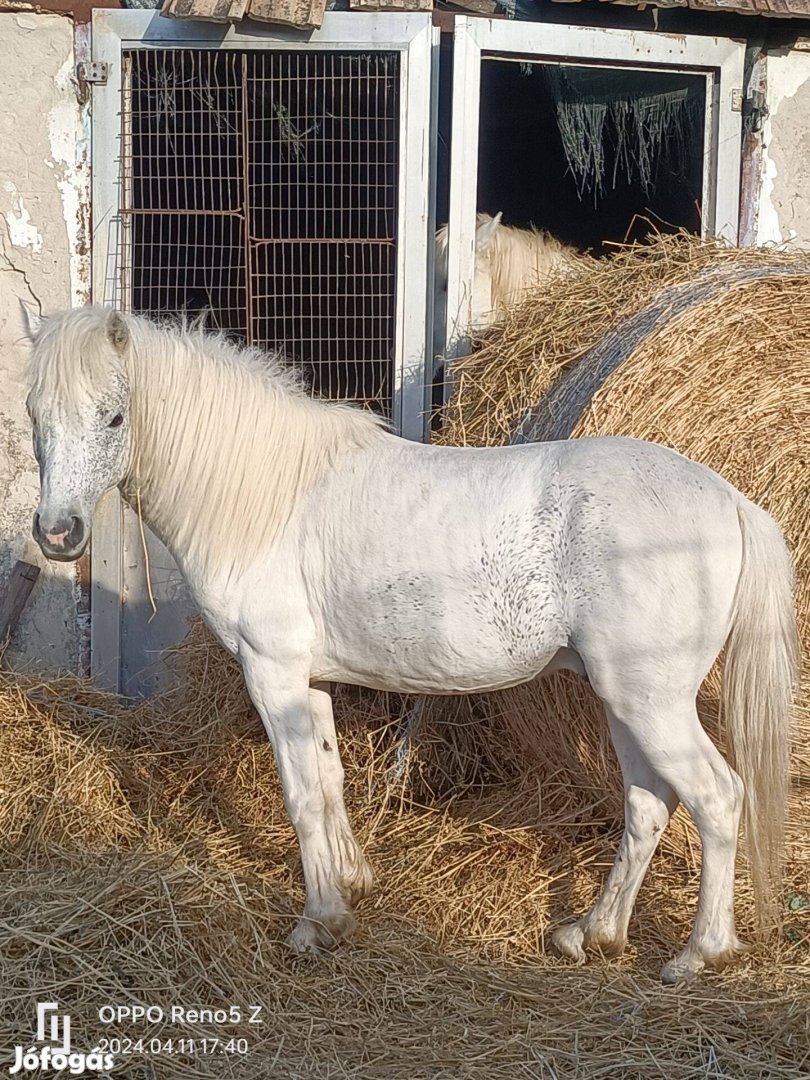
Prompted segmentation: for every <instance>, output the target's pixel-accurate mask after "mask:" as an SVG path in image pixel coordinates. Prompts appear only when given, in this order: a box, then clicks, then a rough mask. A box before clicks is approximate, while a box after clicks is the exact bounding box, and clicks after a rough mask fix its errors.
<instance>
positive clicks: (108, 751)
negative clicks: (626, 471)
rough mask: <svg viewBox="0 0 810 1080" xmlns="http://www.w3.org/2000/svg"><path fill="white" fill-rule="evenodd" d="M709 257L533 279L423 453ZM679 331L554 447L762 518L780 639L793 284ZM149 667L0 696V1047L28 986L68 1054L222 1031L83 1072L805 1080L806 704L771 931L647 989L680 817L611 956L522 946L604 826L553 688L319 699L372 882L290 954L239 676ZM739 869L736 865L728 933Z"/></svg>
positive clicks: (430, 1079) (640, 256) (673, 244)
mask: <svg viewBox="0 0 810 1080" xmlns="http://www.w3.org/2000/svg"><path fill="white" fill-rule="evenodd" d="M728 257H730V256H728V255H727V254H726V253H723V252H719V251H716V250H715V249H713V248H707V247H706V246H705V245H698V244H695V243H694V242H692V241H688V240H684V239H682V238H676V239H667V240H661V241H659V242H657V243H656V244H654V245H653V246H652V247H651V248H650V249H649V250H648V251H646V252H638V251H633V252H629V253H623V254H620V255H618V256H617V258H616V259H615V260H614V264H613V267H612V268H611V269H612V270H614V271H615V274H614V276H611V275H610V274H609V273H608V270H607V267H602V266H597V267H595V268H592V269H591V270H590V271H589V272H587V273H584V274H583V276H582V278H581V279H580V280H579V282H578V285H577V283H569V284H565V283H563V284H561V285H560V286H559V287H557V288H555V289H553V290H548V291H547V292H546V294H545V295H544V298H543V304H542V307H541V306H539V305H536V306H532V305H531V304H527V305H525V306H524V308H523V309H522V310H521V311H520V312H518V313H515V314H514V315H513V316H512V317H511V319H510V321H509V322H508V323H507V324H506V325H505V326H503V327H500V328H497V329H496V330H495V331H494V332H493V334H492V336H491V337H490V339H489V340H488V341H487V342H486V343H484V345H483V347H482V349H481V350H480V351H479V352H478V353H477V354H476V355H474V356H473V357H471V358H469V359H468V360H467V361H465V362H464V364H463V369H462V372H461V378H460V380H459V385H458V393H457V395H456V398H455V400H454V402H453V403H452V406H451V408H450V411H449V415H448V417H447V418H446V425H445V429H444V432H443V435H442V437H443V438H446V439H448V440H452V441H459V442H473V443H479V444H480V443H487V442H503V441H507V440H508V439H509V438H510V437H511V435H512V433H513V431H514V428H515V426H516V423H517V422H518V420H519V419H520V417H521V416H522V415H523V413H524V412H525V410H526V409H527V408H528V407H529V406H530V405H533V404H535V403H536V401H537V398H538V396H539V394H540V393H542V392H544V391H545V390H546V389H547V388H548V387H549V386H551V385H552V384H553V383H554V382H555V379H556V378H557V377H558V375H559V371H560V368H561V367H562V366H564V365H566V364H568V363H570V362H572V361H573V359H574V358H576V357H577V356H579V355H582V354H583V353H585V352H586V351H587V350H588V348H589V347H590V346H592V345H593V344H594V343H595V342H596V341H597V340H598V339H599V338H600V337H601V336H602V334H603V333H604V332H605V331H607V330H609V329H611V327H613V326H615V325H616V323H617V322H618V320H619V319H620V318H621V317H622V315H623V314H625V313H630V312H633V311H635V310H638V309H639V308H640V307H643V306H644V304H645V303H646V302H647V301H648V300H649V299H650V298H651V297H652V296H653V295H655V294H656V293H657V292H658V291H659V289H660V288H661V287H663V286H665V285H668V284H673V283H676V282H677V281H680V280H685V279H686V278H688V277H689V276H690V275H691V274H694V273H695V272H696V271H697V270H699V269H701V268H702V267H704V266H706V265H708V264H709V263H710V262H712V261H713V260H723V259H726V258H728ZM735 257H736V256H735ZM746 257H747V258H750V257H751V256H746ZM758 257H759V258H763V257H764V256H758ZM771 258H773V259H784V258H786V257H785V256H778V255H774V256H771ZM688 320H689V321H688V324H686V325H683V324H682V325H675V324H673V322H668V323H667V325H666V326H664V328H663V329H659V331H657V332H656V333H655V335H654V336H653V338H652V339H649V340H646V341H645V342H644V343H643V344H642V345H641V346H640V347H639V348H638V349H636V350H635V351H634V352H633V353H632V355H631V356H630V358H629V359H628V360H627V361H626V362H625V364H623V365H622V366H621V368H620V369H618V370H617V371H616V372H614V374H613V375H612V376H610V377H609V379H608V380H607V381H606V383H605V384H604V386H603V387H602V388H601V389H600V390H599V392H598V393H597V395H596V396H595V398H594V400H593V403H592V407H591V408H589V409H588V411H587V412H586V414H585V415H584V416H583V417H582V418H581V420H580V421H579V423H578V425H577V430H576V434H588V433H593V432H595V431H598V432H600V433H614V432H615V433H619V432H621V433H622V434H635V435H642V436H645V437H648V438H650V437H651V438H656V439H658V440H659V441H663V442H668V443H670V444H671V445H674V446H677V447H678V448H679V449H681V450H684V451H685V452H687V453H689V454H691V455H692V456H695V457H697V458H699V459H701V460H705V461H707V462H708V463H709V464H712V465H713V466H715V467H716V468H719V469H720V471H722V472H723V473H724V474H725V475H727V476H728V477H729V478H730V479H731V480H732V481H733V482H735V483H737V484H738V485H739V486H740V487H741V488H742V489H743V490H745V491H746V492H748V493H749V494H751V495H752V496H753V497H754V498H756V499H757V500H758V501H760V502H763V503H764V504H765V505H767V506H768V507H769V508H770V509H771V510H772V511H773V513H774V514H775V515H776V516H777V517H778V518H779V520H780V521H781V522H782V524H783V526H784V527H785V529H786V531H787V533H788V535H789V537H790V541H791V544H792V546H793V549H794V551H795V552H796V553H797V559H798V563H799V566H800V571H801V574H802V581H801V588H800V595H799V601H800V612H801V620H802V633H803V635H804V636H805V640H806V635H807V632H808V592H807V578H806V573H807V561H808V551H809V550H810V543H808V532H809V531H810V523H809V516H808V485H807V471H806V470H807V458H808V445H807V440H808V435H807V432H808V430H809V429H808V420H810V416H808V415H807V414H808V411H810V394H808V390H809V389H810V385H809V384H810V367H808V364H807V359H806V358H807V356H808V354H809V350H810V298H808V295H807V288H806V279H805V278H803V277H802V275H801V267H799V266H798V262H797V267H796V274H795V275H794V274H788V275H786V276H784V277H782V278H780V279H779V280H778V281H769V282H767V283H752V284H748V285H745V286H743V287H740V289H739V290H738V291H737V292H736V293H735V295H734V297H733V298H728V297H727V298H725V300H720V301H717V302H713V303H712V304H709V305H708V307H707V309H704V308H702V307H701V309H700V310H699V311H697V312H692V313H691V314H690V315H689V316H688ZM652 373H654V377H652ZM172 663H173V664H175V665H176V666H177V668H178V673H179V675H180V678H179V682H178V689H177V690H175V691H173V692H172V693H170V694H168V695H166V696H165V697H163V698H161V699H157V700H153V701H150V702H146V703H141V704H136V705H128V704H127V703H125V702H122V701H120V700H118V699H115V698H112V697H110V696H107V695H104V694H102V693H100V692H98V691H96V690H95V689H93V688H92V687H91V686H89V685H88V684H85V683H82V682H80V681H78V680H75V679H64V680H49V681H45V680H38V679H36V678H34V677H30V676H28V677H19V676H2V678H1V680H0V844H1V845H2V866H3V879H2V885H3V888H2V893H1V894H0V987H1V988H2V989H1V990H0V993H2V998H3V1008H2V1014H0V1015H1V1016H2V1020H1V1021H0V1024H1V1026H2V1033H1V1034H0V1047H1V1048H2V1052H3V1053H6V1052H7V1050H8V1049H9V1048H11V1047H13V1046H14V1045H15V1044H17V1043H22V1042H25V1045H26V1046H27V1045H30V1041H31V1039H32V1035H33V1024H34V1002H35V1001H38V1000H39V1001H42V1000H56V1001H59V1003H60V1005H61V1006H62V1008H63V1009H66V1010H67V1011H69V1012H70V1013H71V1016H72V1020H73V1042H74V1045H76V1046H78V1047H85V1048H89V1047H90V1046H92V1045H94V1044H95V1042H96V1041H97V1040H98V1038H99V1037H100V1036H102V1035H107V1036H109V1035H111V1034H116V1033H117V1034H122V1035H124V1036H128V1037H131V1038H136V1037H138V1036H143V1035H146V1036H147V1037H158V1036H160V1037H162V1038H163V1039H164V1040H165V1039H168V1038H174V1040H175V1041H176V1040H178V1039H179V1038H181V1037H186V1038H189V1037H196V1038H197V1039H199V1038H200V1036H202V1035H208V1036H211V1035H219V1036H222V1037H223V1038H225V1039H228V1038H231V1037H244V1038H246V1039H247V1040H248V1043H249V1045H250V1050H249V1052H248V1053H247V1054H246V1055H239V1054H229V1055H226V1054H217V1053H214V1054H208V1055H203V1054H201V1053H197V1054H195V1055H188V1054H186V1055H179V1054H174V1055H172V1056H168V1055H167V1054H166V1053H163V1054H161V1055H159V1056H151V1057H145V1056H143V1055H138V1054H134V1055H131V1056H121V1057H119V1064H118V1065H117V1066H116V1068H115V1069H114V1070H113V1073H112V1075H113V1076H115V1077H119V1076H121V1077H129V1078H131V1080H147V1078H150V1077H167V1078H172V1080H174V1078H178V1080H181V1078H184V1077H192V1076H194V1077H198V1076H207V1077H228V1076H233V1077H255V1078H257V1080H258V1078H259V1077H272V1078H275V1077H279V1078H286V1077H319V1078H320V1077H323V1078H336V1077H357V1078H363V1080H365V1078H368V1080H378V1078H379V1080H388V1078H390V1080H400V1078H401V1080H406V1078H407V1080H423V1078H424V1080H445V1078H446V1080H451V1078H452V1080H455V1078H462V1077H463V1078H469V1080H507V1078H508V1080H513V1078H520V1077H526V1078H543V1080H545V1078H549V1080H553V1078H559V1080H562V1078H565V1080H569V1078H580V1077H582V1078H585V1077H587V1078H594V1080H596V1078H597V1077H598V1078H603V1080H617V1078H624V1077H627V1078H636V1077H638V1078H644V1080H646V1078H652V1077H656V1078H667V1080H670V1078H671V1080H687V1078H689V1080H691V1078H696V1077H706V1078H709V1077H711V1078H729V1080H730V1078H734V1080H754V1078H758V1080H764V1078H769V1080H770V1078H777V1077H779V1078H790V1080H795V1078H797V1077H802V1076H810V1049H809V1048H810V1009H809V1008H808V1006H810V948H809V947H810V925H809V924H810V918H809V917H808V915H809V914H810V900H808V894H810V850H809V849H808V842H807V828H808V826H807V822H808V821H810V760H809V759H808V745H810V744H809V743H808V734H810V732H808V723H807V713H806V711H805V712H804V713H803V714H802V717H801V718H800V721H799V727H798V737H797V744H796V751H795V755H794V773H795V776H794V779H795V784H794V794H793V803H792V808H791V811H792V813H791V836H790V840H791V843H790V851H789V861H788V866H787V871H786V885H785V909H786V910H785V924H784V927H783V930H782V932H781V933H780V934H779V935H777V936H774V937H773V938H772V939H771V940H769V941H768V942H766V943H763V944H761V945H760V946H759V947H758V949H757V950H756V951H755V952H754V953H753V954H752V955H751V956H749V957H747V958H746V959H744V960H743V961H742V962H741V963H740V964H739V965H738V966H737V967H735V968H734V969H731V970H729V971H727V972H726V973H724V974H722V975H719V976H706V977H705V978H702V979H700V980H699V981H697V982H696V983H694V984H692V985H689V986H685V987H680V988H677V989H675V990H672V989H664V988H662V987H661V986H660V984H659V983H658V978H657V973H658V970H659V968H660V966H661V964H662V963H663V962H664V960H666V959H667V958H669V956H671V955H672V954H673V952H674V951H675V950H676V949H677V948H678V947H679V944H680V942H681V941H682V940H683V938H684V937H685V935H686V933H687V931H688V927H689V925H690V922H691V918H692V914H693V910H694V902H695V899H696V892H697V870H698V865H699V847H698V844H697V840H696V838H695V837H694V835H693V833H692V831H691V829H690V828H689V827H688V825H687V823H686V822H685V821H684V820H683V818H682V817H680V816H678V818H677V820H676V821H675V822H673V827H672V828H671V829H670V830H668V832H667V834H666V837H665V840H664V842H663V844H662V848H661V850H660V852H659V853H658V854H657V855H656V858H655V860H654V862H653V867H652V870H651V872H650V875H649V878H648V881H647V882H646V883H645V886H644V889H643V890H642V894H641V897H640V899H639V904H638V908H637V913H636V917H635V918H634V921H633V924H632V927H631V947H630V948H629V949H628V952H627V954H626V956H625V957H624V958H623V959H622V960H620V961H611V962H607V961H600V960H598V959H597V960H594V962H593V964H592V965H591V966H589V967H587V968H575V967H571V966H570V965H568V964H567V963H565V962H563V961H561V960H558V959H556V958H555V957H553V956H551V955H549V954H548V953H546V952H545V951H544V947H545V942H546V936H547V932H548V930H549V927H550V926H552V925H554V924H555V922H556V921H558V920H559V919H561V918H563V917H564V916H565V915H566V914H569V913H570V912H571V911H574V912H576V913H579V912H582V911H584V910H585V909H586V907H587V905H588V904H589V903H590V902H591V901H592V900H593V899H594V897H595V895H596V893H597V891H598V888H599V884H600V882H601V881H602V879H603V877H604V874H605V873H606V871H607V869H608V867H609V865H610V862H611V861H612V856H613V851H614V848H615V844H616V843H617V841H618V837H619V833H620V830H621V801H622V800H621V794H620V790H619V786H618V780H617V776H616V766H615V763H614V760H613V757H612V751H611V750H610V747H609V746H608V745H607V743H606V741H605V739H604V736H603V731H602V726H601V723H600V718H599V714H598V710H597V709H596V707H595V704H594V702H593V701H592V699H591V697H590V695H589V692H588V691H587V688H586V687H584V686H583V685H582V684H581V683H580V682H578V681H577V680H576V679H575V678H573V677H566V676H561V677H558V678H555V679H553V680H550V681H549V682H548V683H547V684H545V685H544V686H543V687H542V688H540V689H537V688H532V689H531V690H529V689H527V688H518V689H516V690H512V691H509V692H507V693H504V694H500V695H491V696H488V697H476V698H466V699H452V700H442V701H433V700H429V701H426V702H424V703H422V705H421V706H420V707H418V708H416V709H414V703H413V701H408V700H406V699H399V698H396V697H393V696H386V695H380V694H372V693H367V692H361V691H355V690H349V689H342V690H340V691H339V693H338V695H337V705H336V711H337V717H338V725H339V730H340V740H341V750H342V753H343V757H344V761H345V765H346V774H347V803H348V806H349V812H350V816H351V817H352V820H353V822H354V825H355V828H356V831H357V833H358V837H359V839H360V840H361V842H362V843H363V845H364V847H365V849H366V853H367V855H368V857H369V859H370V861H371V863H372V866H373V867H374V869H375V872H376V874H377V878H378V890H377V893H376V895H375V897H374V899H373V900H371V901H368V902H366V904H365V905H364V907H363V909H362V911H361V923H360V928H359V930H358V934H357V938H356V940H355V942H353V943H352V944H351V945H347V946H344V947H342V948H341V949H339V950H338V952H337V953H336V954H334V955H332V956H327V957H324V958H321V959H319V960H317V961H309V960H300V959H293V958H291V957H290V956H288V955H287V953H286V952H285V950H284V947H283V940H284V938H285V937H286V935H287V933H288V932H289V930H290V928H291V925H292V923H293V920H294V919H295V918H296V915H297V912H298V911H299V910H300V907H301V904H302V888H301V879H300V870H299V866H298V860H297V854H296V850H295V844H294V838H293V834H292V830H291V828H290V826H289V825H288V823H287V820H286V817H285V814H284V809H283V804H282V800H281V796H280V791H279V788H278V783H277V779H276V774H275V769H274V766H273V763H272V755H271V751H270V749H269V747H268V745H267V742H266V739H265V736H264V733H263V731H262V728H261V725H260V723H259V721H258V719H257V718H256V715H255V713H254V712H253V710H252V709H251V707H250V704H249V702H248V701H247V699H246V696H245V693H244V690H243V688H242V682H241V677H240V675H239V672H238V669H237V668H236V667H235V665H234V664H233V663H232V662H231V661H230V660H229V659H228V658H227V657H225V656H224V654H223V653H222V652H221V650H219V649H218V648H217V646H215V645H214V644H213V643H212V642H211V641H210V639H209V638H208V637H207V635H206V634H205V632H204V631H203V630H202V628H201V627H199V626H197V627H195V628H194V629H193V631H192V634H191V637H190V639H189V641H188V642H187V643H186V644H185V645H184V646H183V647H182V648H181V649H180V650H179V652H178V654H177V655H176V656H175V657H174V658H173V660H172ZM716 694H717V685H716V682H715V681H714V680H713V679H710V680H708V681H707V685H706V688H705V690H704V693H703V695H702V702H701V708H702V711H703V715H704V717H705V719H706V723H707V725H708V726H709V728H710V730H712V731H713V732H715V733H716V734H717V737H718V738H721V737H722V735H721V733H717V732H716V722H715V712H716ZM406 734H409V736H410V737H409V738H406ZM744 870H745V866H744V858H743V859H742V860H741V866H740V875H739V901H738V914H739V921H740V923H741V926H742V929H743V931H745V930H746V929H748V930H750V929H751V919H750V905H749V904H748V902H747V893H746V890H747V883H746V880H745V873H744ZM109 1003H113V1004H116V1005H118V1004H122V1005H127V1004H133V1003H149V1004H158V1005H162V1006H164V1007H166V1006H168V1005H171V1004H184V1005H187V1006H191V1005H202V1006H207V1007H213V1006H222V1005H225V1006H229V1005H237V1006H239V1007H241V1008H243V1009H244V1008H246V1007H247V1006H248V1005H250V1004H254V1003H255V1004H262V1005H263V1006H264V1013H263V1019H264V1024H262V1025H249V1024H248V1023H246V1022H245V1021H244V1020H243V1021H241V1022H240V1023H238V1024H236V1025H212V1024H204V1025H202V1026H196V1027H195V1026H194V1025H191V1024H188V1023H186V1024H170V1023H164V1024H162V1025H161V1024H160V1023H157V1024H153V1025H151V1026H149V1027H148V1028H147V1027H145V1026H144V1025H143V1024H141V1025H134V1024H133V1023H131V1022H123V1023H121V1024H120V1025H112V1027H111V1028H110V1027H107V1026H105V1025H103V1024H101V1022H100V1021H99V1019H98V1016H97V1010H98V1008H99V1007H100V1006H101V1005H104V1004H109Z"/></svg>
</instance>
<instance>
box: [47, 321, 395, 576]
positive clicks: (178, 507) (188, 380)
mask: <svg viewBox="0 0 810 1080" xmlns="http://www.w3.org/2000/svg"><path fill="white" fill-rule="evenodd" d="M108 317H109V311H108V310H106V309H103V308H98V307H97V308H86V309H84V310H83V311H82V312H76V311H73V312H70V313H69V314H68V315H67V316H62V317H54V318H52V319H48V320H47V321H46V323H45V324H44V329H43V331H42V335H41V339H40V342H39V346H40V347H38V348H37V350H36V352H35V356H36V368H35V369H34V370H33V371H32V373H31V384H32V395H35V396H36V397H41V396H42V395H43V394H52V393H54V391H56V392H57V393H59V394H60V395H61V396H62V397H63V400H68V401H78V400H87V399H88V398H92V399H94V400H96V401H99V400H101V401H103V400H104V393H105V389H107V390H108V389H109V387H110V379H111V378H113V379H114V378H115V377H116V374H117V375H118V377H120V378H124V379H126V381H127V383H128V386H129V428H130V457H129V465H128V469H127V474H126V476H125V478H124V480H123V482H122V484H121V490H122V492H123V494H124V496H125V497H126V498H127V499H128V500H132V501H134V497H135V495H136V493H140V500H141V505H142V508H143V514H144V518H145V519H146V521H147V522H148V523H149V525H150V526H152V527H153V528H154V530H155V531H156V532H157V533H158V534H159V535H161V536H162V537H163V538H164V539H165V540H166V542H167V544H168V546H169V547H170V549H171V550H172V551H173V552H174V553H176V552H182V553H183V555H184V558H185V559H187V560H188V559H190V560H192V561H193V563H194V564H195V565H196V566H198V567H199V568H200V570H201V572H202V574H203V575H204V576H205V577H208V576H209V575H215V576H216V577H218V578H221V577H222V576H223V574H224V575H225V576H226V577H227V576H229V575H230V574H232V573H234V572H240V571H242V570H244V569H245V568H246V567H247V566H249V565H250V564H251V563H252V562H253V561H254V560H255V559H256V558H257V556H258V555H259V553H260V552H261V551H262V550H263V549H265V548H267V547H269V546H270V545H271V544H272V542H273V540H274V539H275V538H276V537H277V536H278V534H279V533H280V531H281V530H282V529H283V527H284V525H285V523H286V522H287V521H288V520H289V517H290V514H291V513H292V511H293V508H294V507H295V505H296V503H297V501H298V500H299V498H300V497H301V496H302V495H303V494H305V493H306V492H307V491H309V490H311V489H312V488H313V487H314V486H315V484H317V482H318V480H319V479H320V478H321V476H322V475H323V474H324V472H325V471H326V470H327V469H329V468H330V467H331V466H333V465H334V463H335V462H336V461H337V459H338V458H339V457H340V456H341V455H344V454H346V453H349V452H351V451H352V450H354V449H360V448H362V447H366V446H368V445H370V444H371V443H372V442H373V441H374V440H375V439H378V438H381V437H382V427H381V421H380V420H379V418H378V417H376V416H374V415H372V414H371V413H367V412H364V411H361V410H360V409H357V408H352V407H350V406H340V405H334V404H329V405H327V404H326V403H324V402H322V401H318V400H316V399H313V398H312V397H310V396H309V393H308V391H307V390H306V388H305V387H304V386H303V384H302V383H301V382H300V380H299V379H298V378H297V376H296V375H295V374H294V373H293V372H292V371H291V370H290V369H289V368H285V367H283V366H282V365H281V363H280V362H279V361H278V359H277V358H276V357H274V356H270V355H268V354H266V353H263V352H261V351H259V350H257V349H244V348H239V347H237V346H235V345H233V344H232V343H231V342H229V341H228V340H227V339H226V338H225V337H224V336H222V335H211V334H209V333H203V332H202V331H200V330H197V329H192V328H189V327H177V326H176V325H171V326H169V325H166V326H162V325H160V324H156V323H153V322H150V321H148V320H147V319H143V318H139V317H138V316H135V315H128V316H127V318H126V323H127V327H128V329H129V333H130V341H129V346H128V348H126V349H125V350H124V351H123V353H122V354H120V355H119V356H118V364H119V368H118V372H117V373H116V371H115V369H114V368H112V369H111V366H110V349H109V343H108V340H107V336H106V333H105V326H106V320H107V319H108ZM116 355H118V354H116Z"/></svg>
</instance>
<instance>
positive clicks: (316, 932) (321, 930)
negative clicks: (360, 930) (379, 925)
mask: <svg viewBox="0 0 810 1080" xmlns="http://www.w3.org/2000/svg"><path fill="white" fill-rule="evenodd" d="M352 930H354V916H353V915H352V913H351V912H350V911H344V912H341V913H340V914H334V913H330V914H328V915H325V914H324V915H321V916H314V915H304V917H303V918H302V919H301V920H300V922H299V923H298V925H297V926H296V928H295V929H294V930H293V932H292V933H291V934H290V936H289V937H288V938H287V947H288V948H289V950H290V951H291V952H293V953H295V955H296V956H307V955H309V956H317V955H318V953H322V952H328V951H329V950H331V949H334V948H335V946H336V945H337V944H338V943H339V942H340V941H343V939H344V938H347V937H348V936H349V935H350V934H351V932H352Z"/></svg>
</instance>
